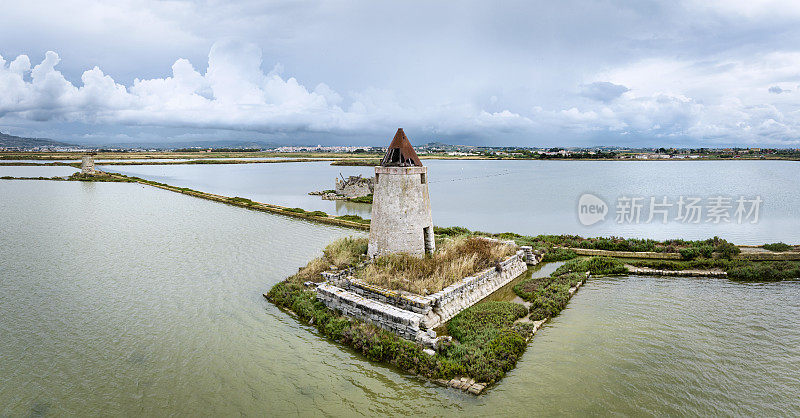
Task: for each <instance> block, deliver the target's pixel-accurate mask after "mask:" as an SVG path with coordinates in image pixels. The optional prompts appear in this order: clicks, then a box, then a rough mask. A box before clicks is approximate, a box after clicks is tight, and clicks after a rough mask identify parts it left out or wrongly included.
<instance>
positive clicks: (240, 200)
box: [228, 196, 258, 206]
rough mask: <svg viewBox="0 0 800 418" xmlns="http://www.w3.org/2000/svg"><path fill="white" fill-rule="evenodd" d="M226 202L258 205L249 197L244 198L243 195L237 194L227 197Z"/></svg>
mask: <svg viewBox="0 0 800 418" xmlns="http://www.w3.org/2000/svg"><path fill="white" fill-rule="evenodd" d="M228 202H230V203H234V204H239V205H247V206H256V205H258V203H256V202H253V201H252V200H250V199H247V198H244V197H239V196H236V197H229V198H228Z"/></svg>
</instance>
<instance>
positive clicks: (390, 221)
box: [307, 129, 542, 354]
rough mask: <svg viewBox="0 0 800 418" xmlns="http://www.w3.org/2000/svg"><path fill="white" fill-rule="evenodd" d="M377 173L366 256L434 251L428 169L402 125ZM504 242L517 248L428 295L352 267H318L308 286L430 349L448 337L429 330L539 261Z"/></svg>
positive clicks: (345, 310)
mask: <svg viewBox="0 0 800 418" xmlns="http://www.w3.org/2000/svg"><path fill="white" fill-rule="evenodd" d="M375 177H376V182H375V188H374V194H373V204H372V220H371V222H370V236H369V249H368V250H367V254H368V255H369V256H370V260H372V259H373V258H374V256H376V255H380V254H386V253H407V254H411V255H416V256H424V255H425V254H426V253H432V252H433V251H434V244H433V239H434V237H433V222H432V220H431V207H430V200H429V197H428V184H427V169H426V167H424V166H422V162H421V161H420V160H419V158H418V157H417V154H416V153H415V152H414V149H413V148H412V147H411V143H410V142H409V141H408V138H406V135H405V133H403V130H402V129H398V131H397V134H396V135H395V137H394V139H393V140H392V143H391V145H390V146H389V149H388V150H387V152H386V156H385V157H384V159H383V161H382V162H381V166H379V167H375ZM337 185H338V184H337ZM483 239H487V240H491V241H495V242H501V241H499V240H495V239H492V238H483ZM502 243H503V244H506V245H512V246H514V247H515V248H516V249H517V251H516V252H515V253H514V254H513V255H511V256H509V257H507V258H506V259H505V260H503V261H501V262H500V263H498V264H497V266H495V267H491V268H488V269H486V270H484V271H481V272H478V273H476V274H474V275H472V276H469V277H464V278H460V280H458V281H456V282H455V283H453V284H451V285H450V286H448V287H446V288H444V289H442V290H440V291H438V292H436V293H433V294H431V295H417V294H413V293H409V292H404V291H394V290H389V289H384V288H381V287H379V286H375V285H372V284H369V283H366V282H364V281H362V280H359V279H356V278H354V273H355V269H356V267H353V268H350V269H344V270H330V271H326V272H323V273H322V278H323V282H322V283H319V284H317V283H312V282H309V283H307V284H308V285H309V286H316V295H317V299H318V300H320V301H321V302H323V303H324V304H325V305H326V306H327V307H329V308H330V309H333V310H336V311H338V312H341V313H342V314H343V315H346V316H349V317H352V318H356V319H359V320H362V321H365V322H369V323H371V324H374V325H376V326H378V327H381V328H383V329H386V330H389V331H391V332H394V333H395V334H397V335H399V336H401V337H403V338H406V339H408V340H411V341H416V342H419V343H421V344H423V345H425V346H427V347H429V348H428V349H427V350H429V354H433V352H432V351H430V349H434V348H437V347H438V345H439V342H440V341H441V340H442V339H448V338H449V337H437V335H436V332H435V331H434V328H436V327H438V326H440V325H443V324H444V323H445V322H447V321H448V320H450V319H451V318H452V317H454V316H455V315H456V314H458V313H459V312H461V311H462V310H464V309H466V308H468V307H470V306H472V305H474V304H476V303H478V302H479V301H481V300H482V299H483V298H485V297H487V296H489V295H490V294H492V293H493V292H495V291H496V290H498V289H500V288H501V287H503V286H505V285H506V284H508V283H509V282H511V281H512V280H514V279H515V278H517V277H519V276H520V275H521V274H523V273H525V271H526V270H527V266H528V265H532V264H537V263H538V262H539V261H540V260H541V257H542V255H541V254H538V253H536V252H534V251H533V250H532V248H531V247H518V246H517V245H516V243H514V241H502ZM367 262H371V261H367ZM363 267H364V266H360V267H358V268H363Z"/></svg>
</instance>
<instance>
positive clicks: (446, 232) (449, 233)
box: [433, 226, 472, 237]
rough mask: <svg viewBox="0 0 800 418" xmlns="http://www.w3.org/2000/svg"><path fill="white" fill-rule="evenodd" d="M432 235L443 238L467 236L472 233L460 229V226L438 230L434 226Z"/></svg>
mask: <svg viewBox="0 0 800 418" xmlns="http://www.w3.org/2000/svg"><path fill="white" fill-rule="evenodd" d="M433 233H434V234H436V235H440V236H443V237H457V236H459V235H469V234H471V233H472V231H470V230H469V229H467V228H462V227H460V226H450V227H447V228H440V227H438V226H434V227H433Z"/></svg>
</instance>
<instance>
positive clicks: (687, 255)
mask: <svg viewBox="0 0 800 418" xmlns="http://www.w3.org/2000/svg"><path fill="white" fill-rule="evenodd" d="M678 253H679V254H680V255H681V258H682V259H684V260H694V259H695V258H697V257H700V250H699V249H698V248H696V247H688V248H681V249H680V250H678Z"/></svg>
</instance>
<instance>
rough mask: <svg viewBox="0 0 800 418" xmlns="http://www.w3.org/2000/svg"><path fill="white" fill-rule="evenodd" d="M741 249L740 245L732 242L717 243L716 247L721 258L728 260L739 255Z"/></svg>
mask: <svg viewBox="0 0 800 418" xmlns="http://www.w3.org/2000/svg"><path fill="white" fill-rule="evenodd" d="M741 251H742V250H740V249H739V247H737V246H736V245H734V244H732V243H730V242H724V243H721V244H719V245H717V247H716V248H715V249H714V252H715V253H717V254H719V257H720V258H724V259H727V260H730V259H731V258H733V257H734V256H736V255H739V253H740V252H741Z"/></svg>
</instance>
